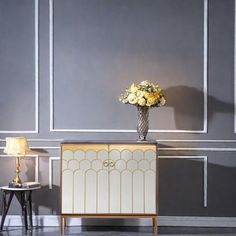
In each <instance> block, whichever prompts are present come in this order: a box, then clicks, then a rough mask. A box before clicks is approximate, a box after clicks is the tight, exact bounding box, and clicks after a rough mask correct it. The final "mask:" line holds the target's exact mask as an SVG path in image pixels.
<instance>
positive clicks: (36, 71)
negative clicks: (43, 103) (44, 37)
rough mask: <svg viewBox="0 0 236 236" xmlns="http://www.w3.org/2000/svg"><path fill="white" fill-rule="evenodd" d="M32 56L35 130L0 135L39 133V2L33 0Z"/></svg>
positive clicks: (15, 131)
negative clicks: (33, 58)
mask: <svg viewBox="0 0 236 236" xmlns="http://www.w3.org/2000/svg"><path fill="white" fill-rule="evenodd" d="M34 55H35V61H34V83H35V87H34V92H35V103H34V106H35V109H34V112H35V115H34V116H35V118H34V122H35V129H34V130H0V133H9V134H10V133H12V134H16V133H21V134H23V133H38V132H39V0H34ZM5 105H6V104H5ZM16 115H20V114H16ZM21 115H23V114H21Z"/></svg>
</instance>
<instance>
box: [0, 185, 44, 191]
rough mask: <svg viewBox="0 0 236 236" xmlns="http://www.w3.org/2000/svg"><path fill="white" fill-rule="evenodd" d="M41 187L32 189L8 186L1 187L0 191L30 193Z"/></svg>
mask: <svg viewBox="0 0 236 236" xmlns="http://www.w3.org/2000/svg"><path fill="white" fill-rule="evenodd" d="M40 188H41V187H34V188H9V187H8V186H2V187H0V189H2V190H8V191H30V190H36V189H40Z"/></svg>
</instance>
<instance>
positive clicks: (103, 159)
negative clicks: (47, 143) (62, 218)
mask: <svg viewBox="0 0 236 236" xmlns="http://www.w3.org/2000/svg"><path fill="white" fill-rule="evenodd" d="M156 160H157V154H156V145H154V144H151V145H150V144H149V145H148V144H145V145H143V144H63V145H62V164H61V168H62V170H61V171H62V188H61V189H62V214H96V213H97V214H109V213H110V214H133V213H134V214H156V163H157V162H156Z"/></svg>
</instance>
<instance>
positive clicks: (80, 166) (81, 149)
mask: <svg viewBox="0 0 236 236" xmlns="http://www.w3.org/2000/svg"><path fill="white" fill-rule="evenodd" d="M107 163H108V145H103V144H63V145H62V170H61V174H62V176H61V178H62V180H61V184H62V187H61V191H62V192H61V194H62V214H90V213H91V214H94V213H108V164H107Z"/></svg>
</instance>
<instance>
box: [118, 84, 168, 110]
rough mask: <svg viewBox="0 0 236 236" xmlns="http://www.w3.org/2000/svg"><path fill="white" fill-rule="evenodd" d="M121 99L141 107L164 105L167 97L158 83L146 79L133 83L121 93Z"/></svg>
mask: <svg viewBox="0 0 236 236" xmlns="http://www.w3.org/2000/svg"><path fill="white" fill-rule="evenodd" d="M119 100H120V101H121V102H123V103H125V104H127V103H129V104H132V105H135V106H140V107H145V106H146V107H159V106H164V105H165V103H166V99H165V96H164V94H163V93H162V91H161V88H160V87H159V86H158V85H155V84H153V83H152V82H150V81H148V80H145V81H143V82H141V83H140V84H134V83H133V84H132V85H131V86H130V87H129V88H127V89H126V90H125V92H124V93H123V94H121V95H120V97H119Z"/></svg>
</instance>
